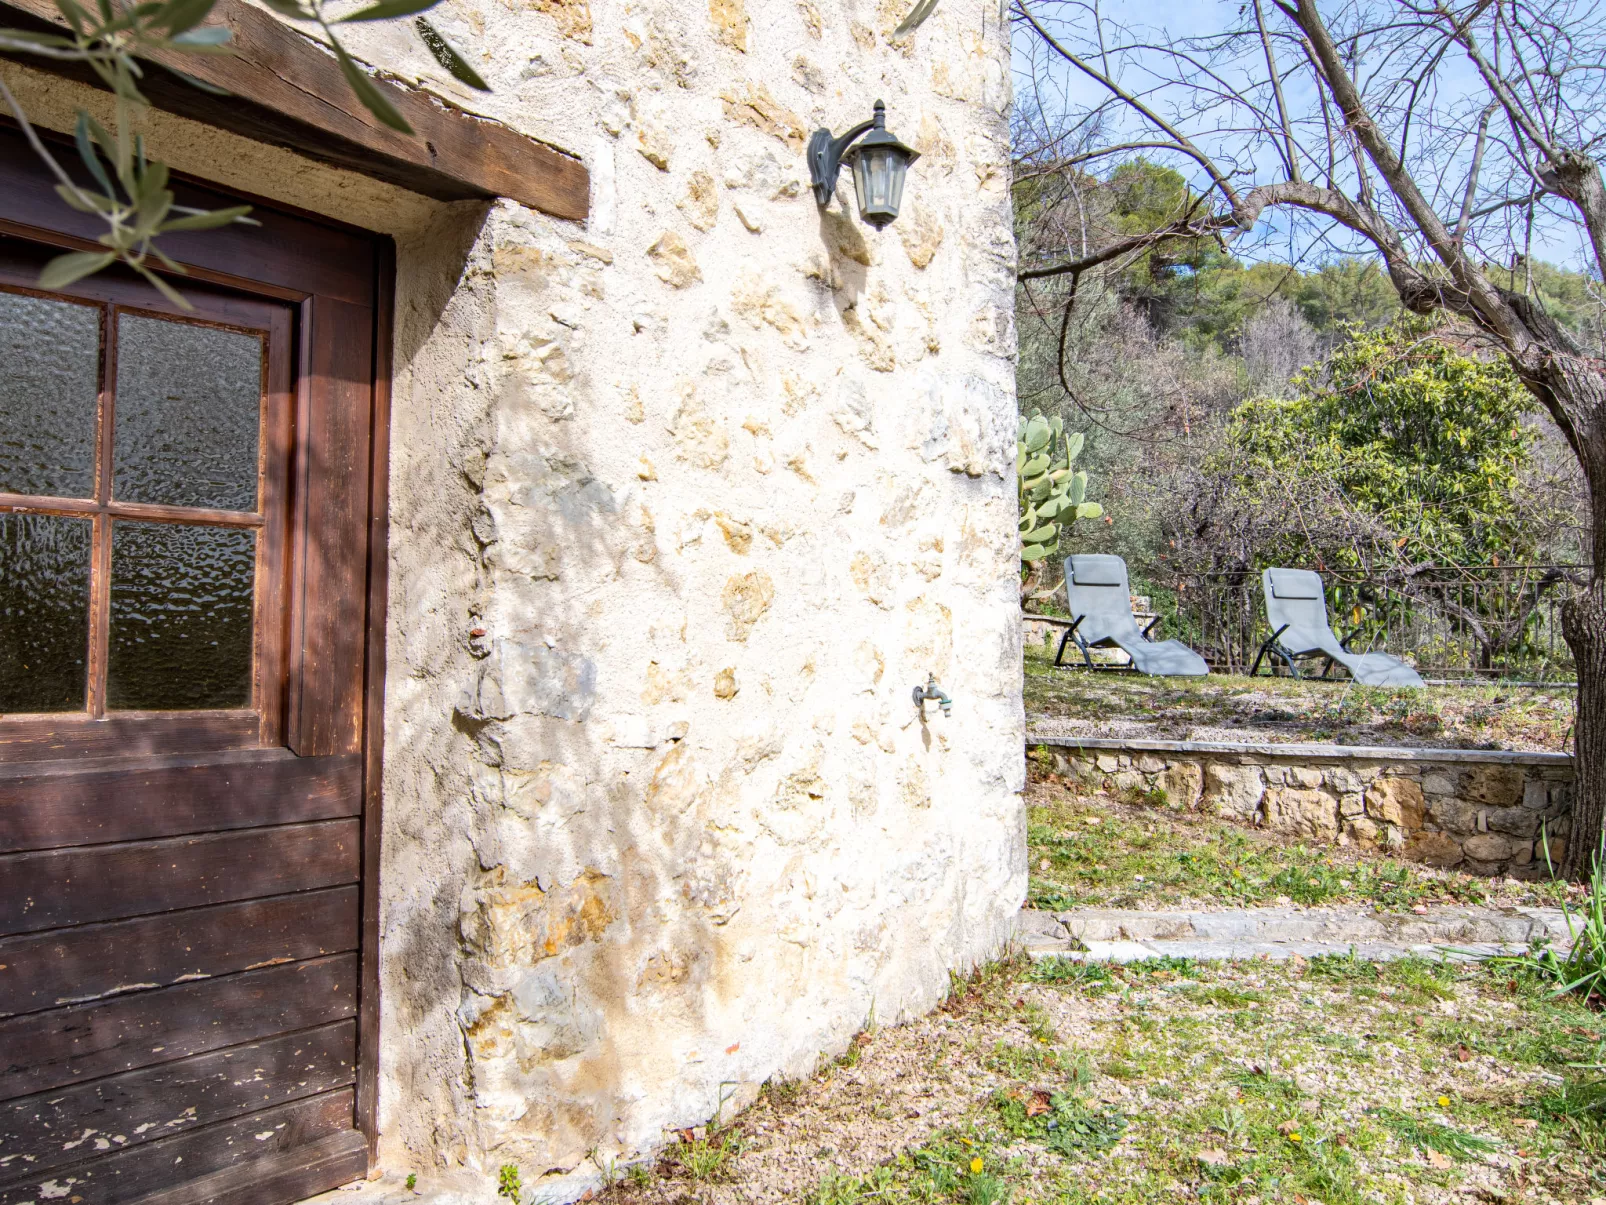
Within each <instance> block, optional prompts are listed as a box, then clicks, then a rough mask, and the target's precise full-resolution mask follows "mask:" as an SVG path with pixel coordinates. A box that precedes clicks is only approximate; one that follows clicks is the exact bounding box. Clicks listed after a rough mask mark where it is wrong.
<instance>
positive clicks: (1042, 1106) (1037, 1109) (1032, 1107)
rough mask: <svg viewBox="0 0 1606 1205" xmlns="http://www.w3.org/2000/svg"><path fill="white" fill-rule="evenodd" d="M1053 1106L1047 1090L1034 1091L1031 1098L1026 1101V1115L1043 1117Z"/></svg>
mask: <svg viewBox="0 0 1606 1205" xmlns="http://www.w3.org/2000/svg"><path fill="white" fill-rule="evenodd" d="M1053 1107H1054V1106H1053V1103H1052V1102H1051V1101H1050V1099H1049V1095H1048V1093H1047V1092H1033V1093H1032V1098H1031V1100H1029V1101H1027V1102H1026V1116H1028V1117H1041V1116H1042V1115H1043V1114H1044V1113H1047V1112H1048V1111H1049V1110H1051V1109H1052V1108H1053Z"/></svg>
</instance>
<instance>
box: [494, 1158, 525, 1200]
mask: <svg viewBox="0 0 1606 1205" xmlns="http://www.w3.org/2000/svg"><path fill="white" fill-rule="evenodd" d="M496 1195H497V1196H499V1197H506V1198H507V1199H508V1200H510V1201H513V1202H515V1203H517V1202H519V1201H521V1200H523V1198H524V1177H523V1176H522V1175H520V1173H519V1169H518V1166H517V1165H516V1164H513V1163H504V1164H503V1165H502V1168H501V1170H500V1171H498V1172H497V1173H496Z"/></svg>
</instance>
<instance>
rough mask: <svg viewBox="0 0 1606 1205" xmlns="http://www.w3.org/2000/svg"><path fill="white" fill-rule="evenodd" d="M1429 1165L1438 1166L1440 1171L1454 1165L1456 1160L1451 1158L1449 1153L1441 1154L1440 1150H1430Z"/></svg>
mask: <svg viewBox="0 0 1606 1205" xmlns="http://www.w3.org/2000/svg"><path fill="white" fill-rule="evenodd" d="M1428 1166H1429V1167H1436V1168H1438V1169H1439V1170H1440V1171H1443V1170H1444V1169H1445V1168H1447V1167H1454V1166H1455V1160H1453V1159H1451V1158H1450V1156H1448V1155H1445V1154H1441V1153H1440V1152H1439V1151H1429V1152H1428Z"/></svg>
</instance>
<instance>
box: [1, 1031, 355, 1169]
mask: <svg viewBox="0 0 1606 1205" xmlns="http://www.w3.org/2000/svg"><path fill="white" fill-rule="evenodd" d="M356 1051H357V1026H356V1023H355V1022H352V1021H338V1022H336V1023H334V1024H332V1025H324V1026H320V1027H319V1028H317V1029H312V1030H304V1031H302V1032H300V1033H293V1034H286V1035H284V1036H283V1037H278V1038H273V1039H271V1040H269V1041H266V1042H253V1043H251V1044H250V1045H248V1046H234V1047H231V1048H230V1049H228V1050H219V1051H216V1052H214V1053H212V1054H203V1055H198V1056H197V1057H195V1058H192V1059H183V1060H181V1061H179V1062H176V1063H165V1064H163V1065H162V1066H160V1067H147V1068H145V1069H144V1070H141V1071H129V1072H126V1073H125V1074H123V1075H113V1076H109V1077H107V1078H105V1079H98V1080H95V1081H94V1082H93V1083H88V1084H82V1085H80V1086H78V1087H76V1088H67V1089H65V1090H61V1091H54V1092H42V1093H39V1094H38V1095H35V1096H29V1097H25V1098H23V1099H22V1100H15V1101H8V1102H6V1103H5V1104H0V1151H3V1152H4V1155H0V1183H5V1182H7V1181H12V1180H16V1179H22V1178H27V1179H34V1178H37V1177H39V1176H41V1175H43V1174H44V1173H46V1172H50V1171H53V1170H55V1169H56V1168H59V1167H67V1166H69V1165H71V1164H74V1163H80V1162H82V1161H83V1158H84V1154H85V1152H86V1150H88V1151H94V1150H98V1149H99V1144H98V1143H97V1142H84V1141H83V1139H84V1138H85V1137H89V1138H98V1139H102V1140H104V1141H105V1142H106V1143H107V1144H109V1145H110V1147H111V1149H114V1150H131V1149H132V1148H134V1147H136V1146H140V1145H143V1144H144V1143H147V1142H154V1141H157V1140H158V1139H162V1138H167V1137H171V1136H172V1135H174V1134H180V1133H186V1132H188V1131H190V1130H196V1129H200V1128H201V1127H202V1126H207V1125H211V1124H212V1123H214V1122H218V1121H227V1120H228V1119H229V1118H231V1117H239V1116H241V1115H242V1114H245V1113H257V1112H261V1111H262V1110H263V1109H269V1108H273V1107H275V1106H277V1105H282V1104H287V1103H289V1102H290V1101H293V1100H300V1099H302V1098H303V1097H307V1096H318V1095H320V1094H322V1093H325V1092H332V1091H334V1090H335V1089H336V1088H343V1087H346V1086H347V1085H349V1084H350V1083H351V1082H352V1080H353V1077H354V1076H355V1073H356V1068H355V1066H354V1062H355V1058H356ZM73 1140H77V1141H73Z"/></svg>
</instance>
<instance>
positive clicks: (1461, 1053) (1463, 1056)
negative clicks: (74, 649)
mask: <svg viewBox="0 0 1606 1205" xmlns="http://www.w3.org/2000/svg"><path fill="white" fill-rule="evenodd" d="M1455 1057H1456V1061H1457V1062H1458V1063H1465V1062H1469V1061H1470V1060H1471V1058H1472V1051H1470V1050H1468V1049H1467V1048H1466V1047H1465V1046H1464V1045H1462V1046H1457V1047H1456V1048H1455Z"/></svg>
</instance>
